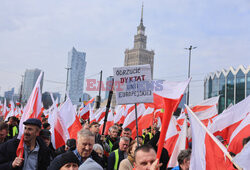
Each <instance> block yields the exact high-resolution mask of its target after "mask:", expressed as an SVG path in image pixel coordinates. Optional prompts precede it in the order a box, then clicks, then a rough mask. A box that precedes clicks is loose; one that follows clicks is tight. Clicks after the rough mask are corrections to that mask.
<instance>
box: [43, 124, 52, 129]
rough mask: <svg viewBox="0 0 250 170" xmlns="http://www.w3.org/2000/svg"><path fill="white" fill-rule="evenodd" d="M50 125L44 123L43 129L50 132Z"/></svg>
mask: <svg viewBox="0 0 250 170" xmlns="http://www.w3.org/2000/svg"><path fill="white" fill-rule="evenodd" d="M50 128H51V127H50V124H49V123H44V124H43V129H47V130H50Z"/></svg>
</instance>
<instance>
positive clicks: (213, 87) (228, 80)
mask: <svg viewBox="0 0 250 170" xmlns="http://www.w3.org/2000/svg"><path fill="white" fill-rule="evenodd" d="M249 70H250V66H248V67H247V68H245V67H244V66H242V65H240V66H239V67H238V68H237V69H234V68H233V67H230V68H229V70H225V69H222V70H221V71H216V72H214V73H210V74H208V75H207V76H206V77H205V80H204V99H208V98H211V97H214V96H218V95H220V99H219V113H221V112H222V111H223V110H224V109H226V108H227V107H228V106H229V105H230V104H236V103H238V102H240V101H241V100H243V99H245V98H246V97H247V96H248V95H249V94H250V71H249Z"/></svg>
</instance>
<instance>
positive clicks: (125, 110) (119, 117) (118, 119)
mask: <svg viewBox="0 0 250 170" xmlns="http://www.w3.org/2000/svg"><path fill="white" fill-rule="evenodd" d="M134 107H135V106H134V105H133V104H128V105H122V108H121V109H120V110H118V112H116V116H115V123H118V124H123V123H124V121H125V118H126V117H127V115H128V114H129V113H130V112H131V111H132V110H133V109H134Z"/></svg>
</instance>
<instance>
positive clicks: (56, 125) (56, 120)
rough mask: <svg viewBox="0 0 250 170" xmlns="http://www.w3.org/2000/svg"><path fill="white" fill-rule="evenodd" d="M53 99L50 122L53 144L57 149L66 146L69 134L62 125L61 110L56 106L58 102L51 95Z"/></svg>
mask: <svg viewBox="0 0 250 170" xmlns="http://www.w3.org/2000/svg"><path fill="white" fill-rule="evenodd" d="M50 96H51V99H52V106H51V108H49V113H48V115H49V116H48V122H49V124H50V126H51V129H50V131H51V143H52V145H53V147H54V148H55V149H57V148H59V147H61V146H63V145H65V142H66V140H67V135H68V132H67V130H66V128H65V127H64V126H62V124H61V120H60V117H59V109H58V108H57V106H56V102H55V101H54V98H53V96H52V94H51V93H50Z"/></svg>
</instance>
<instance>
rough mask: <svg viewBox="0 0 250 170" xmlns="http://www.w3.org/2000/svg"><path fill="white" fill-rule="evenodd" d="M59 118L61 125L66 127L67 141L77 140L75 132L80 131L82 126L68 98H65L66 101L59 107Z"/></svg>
mask: <svg viewBox="0 0 250 170" xmlns="http://www.w3.org/2000/svg"><path fill="white" fill-rule="evenodd" d="M59 117H60V121H61V125H62V126H64V127H66V129H67V131H68V133H69V136H68V135H67V139H69V138H70V139H72V138H73V139H77V132H78V131H80V130H81V129H82V125H81V123H80V120H79V118H78V117H77V115H76V110H75V108H74V106H73V104H72V102H71V100H70V99H69V98H67V100H66V101H65V102H64V103H63V105H62V106H61V107H60V110H59Z"/></svg>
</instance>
